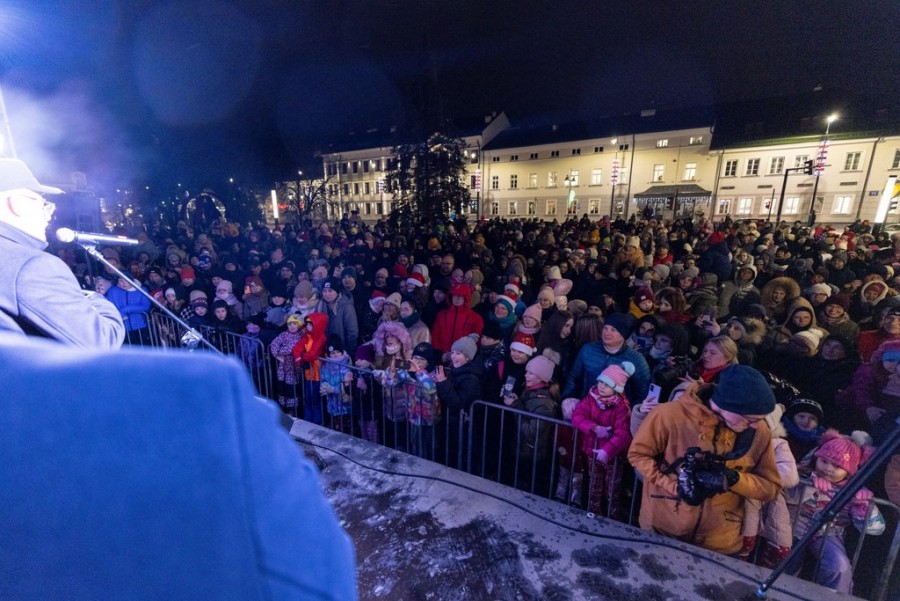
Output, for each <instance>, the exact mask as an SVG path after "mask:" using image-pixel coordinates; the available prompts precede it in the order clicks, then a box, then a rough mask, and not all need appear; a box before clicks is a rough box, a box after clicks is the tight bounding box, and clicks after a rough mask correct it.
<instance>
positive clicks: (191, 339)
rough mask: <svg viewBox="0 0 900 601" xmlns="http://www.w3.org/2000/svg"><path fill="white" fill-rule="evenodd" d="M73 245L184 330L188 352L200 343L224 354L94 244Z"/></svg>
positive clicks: (184, 341) (182, 340)
mask: <svg viewBox="0 0 900 601" xmlns="http://www.w3.org/2000/svg"><path fill="white" fill-rule="evenodd" d="M75 244H78V245H79V246H81V248H83V249H84V250H85V252H87V253H88V254H89V255H91V256H92V257H94V258H95V259H97V260H98V261H100V262H101V263H103V264H104V265H106V266H107V267H108V268H109V269H111V270H112V271H114V272H115V273H116V275H117V276H119V277H120V278H122V279H123V280H125V281H126V282H128V283H129V284H131V285H132V287H134V288H135V289H136V290H137V291H138V292H140V293H141V294H143V295H144V296H146V297H147V298H148V299H149V300H150V302H151V303H153V304H154V305H156V306H157V308H159V309H160V310H161V311H162V312H163V313H165V314H166V315H168V316H169V317H171V318H172V319H173V320H175V323H177V324H178V325H180V326H181V327H182V328H184V330H185V332H184V335H183V336H182V337H181V344H182V345H184V346H185V348H187V349H188V350H190V351H193V350H195V349H196V348H197V347H198V346H199V345H200V343H201V342H202V343H203V344H204V345H206V347H207V348H209V349H210V350H213V351H215V352H217V353H219V354H220V355H224V353H223V352H222V351H220V350H219V349H217V348H216V347H215V346H213V345H212V343H211V342H210V341H209V340H207V339H206V338H204V337H203V335H202V334H201V333H200V332H198V331H197V330H196V329H194V328H192V327H191V326H189V325H188V324H187V323H186V322H185V321H184V320H183V319H181V318H180V317H178V316H177V315H175V314H174V313H173V312H172V311H170V310H169V308H168V307H166V306H165V305H163V304H162V303H161V302H159V301H158V300H156V299H155V298H153V296H152V295H151V294H150V293H149V292H147V291H146V290H144V288H143V286H141V283H140V282H136V281H135V280H134V279H133V278H132V277H131V276H129V275H125V273H123V272H122V271H120V270H119V269H118V268H117V267H116V266H114V265H113V264H112V263H110V262H109V261H107V260H106V257H104V256H103V254H102V253H101V252H100V251H98V250H97V245H96V244H94V243H93V242H78V241H76V242H75Z"/></svg>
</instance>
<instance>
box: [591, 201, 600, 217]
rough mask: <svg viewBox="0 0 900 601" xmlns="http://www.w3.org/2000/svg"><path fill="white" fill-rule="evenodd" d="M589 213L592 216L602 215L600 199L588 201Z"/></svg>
mask: <svg viewBox="0 0 900 601" xmlns="http://www.w3.org/2000/svg"><path fill="white" fill-rule="evenodd" d="M588 213H590V214H591V215H599V214H600V199H599V198H592V199H590V200H589V201H588Z"/></svg>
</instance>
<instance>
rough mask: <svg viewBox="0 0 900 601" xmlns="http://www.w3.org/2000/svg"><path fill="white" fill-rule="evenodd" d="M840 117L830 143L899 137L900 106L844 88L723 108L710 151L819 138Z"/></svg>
mask: <svg viewBox="0 0 900 601" xmlns="http://www.w3.org/2000/svg"><path fill="white" fill-rule="evenodd" d="M831 114H836V115H837V117H838V118H837V120H836V121H834V123H832V125H831V127H830V130H829V137H830V138H831V139H841V138H860V137H870V136H885V135H896V134H898V133H900V116H898V112H897V106H896V105H895V106H890V105H887V104H886V103H883V102H876V101H873V100H872V99H871V98H867V97H865V96H862V95H859V94H856V93H853V92H846V91H843V90H820V91H813V92H804V93H799V94H794V95H791V96H782V97H777V98H763V99H756V100H746V101H741V102H732V103H727V104H723V105H721V106H720V107H719V108H718V109H717V111H716V122H715V129H714V132H713V137H712V142H711V144H710V149H711V150H723V149H727V148H740V147H745V146H759V145H768V144H788V143H793V142H809V141H810V140H818V139H820V138H821V137H822V136H823V135H824V134H825V128H826V124H827V118H828V116H829V115H831Z"/></svg>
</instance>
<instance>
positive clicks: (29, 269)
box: [0, 223, 125, 350]
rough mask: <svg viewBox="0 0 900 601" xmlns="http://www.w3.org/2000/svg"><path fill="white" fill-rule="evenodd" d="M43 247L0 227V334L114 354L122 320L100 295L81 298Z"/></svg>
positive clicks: (78, 288)
mask: <svg viewBox="0 0 900 601" xmlns="http://www.w3.org/2000/svg"><path fill="white" fill-rule="evenodd" d="M46 247H47V243H46V242H44V241H43V240H38V239H37V238H34V237H32V236H29V235H28V234H26V233H25V232H23V231H21V230H18V229H16V228H14V227H12V226H10V225H8V224H6V223H0V257H3V259H2V260H0V282H3V286H2V288H0V331H6V332H13V333H15V334H17V335H21V336H45V337H48V338H53V339H54V340H57V341H59V342H63V343H65V344H71V345H74V346H77V347H80V348H86V349H107V350H109V349H117V348H119V347H120V346H122V340H123V339H124V338H125V326H124V325H123V323H122V316H121V315H120V314H119V312H118V311H117V310H116V308H115V307H114V306H113V305H112V303H110V302H109V301H108V300H107V299H106V298H105V297H104V296H103V295H101V294H97V293H93V294H88V295H85V293H84V291H83V290H82V289H81V286H80V285H79V284H78V280H77V279H75V276H74V275H73V274H72V270H71V269H69V267H68V266H66V264H65V263H63V262H62V261H61V260H60V259H59V258H58V257H55V256H53V255H51V254H49V253H46V252H44V250H43V249H44V248H46Z"/></svg>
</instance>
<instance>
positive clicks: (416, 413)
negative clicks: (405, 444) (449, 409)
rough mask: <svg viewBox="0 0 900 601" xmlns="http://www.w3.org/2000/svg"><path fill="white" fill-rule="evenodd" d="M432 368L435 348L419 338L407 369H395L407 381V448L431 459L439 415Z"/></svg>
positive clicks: (402, 380)
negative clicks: (408, 446)
mask: <svg viewBox="0 0 900 601" xmlns="http://www.w3.org/2000/svg"><path fill="white" fill-rule="evenodd" d="M433 369H434V348H433V347H432V346H431V344H429V343H428V342H420V343H419V344H418V345H416V348H414V349H413V354H412V360H411V361H410V365H409V369H408V370H405V369H404V370H399V371H398V372H397V375H398V377H399V379H400V381H401V382H405V383H406V384H407V392H406V398H407V400H408V401H409V407H408V408H407V417H408V419H409V436H410V439H411V440H410V448H411V450H412V452H413V453H414V454H415V455H417V456H419V457H424V458H425V459H434V453H433V451H434V426H435V424H436V423H438V422H440V419H441V405H440V400H439V399H438V396H437V386H435V383H434V376H433V374H432V370H433Z"/></svg>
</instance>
